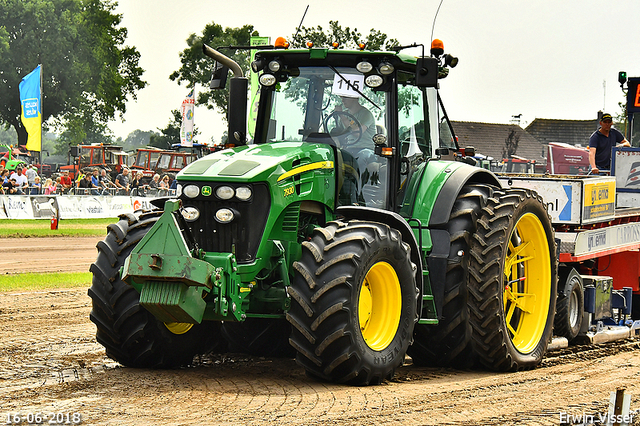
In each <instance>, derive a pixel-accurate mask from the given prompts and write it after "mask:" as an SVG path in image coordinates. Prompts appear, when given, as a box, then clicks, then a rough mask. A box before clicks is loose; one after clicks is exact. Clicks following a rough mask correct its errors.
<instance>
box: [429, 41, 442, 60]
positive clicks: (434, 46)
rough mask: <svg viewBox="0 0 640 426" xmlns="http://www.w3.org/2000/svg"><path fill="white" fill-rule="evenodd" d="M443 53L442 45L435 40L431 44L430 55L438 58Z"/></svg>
mask: <svg viewBox="0 0 640 426" xmlns="http://www.w3.org/2000/svg"><path fill="white" fill-rule="evenodd" d="M443 53H444V43H443V42H442V40H439V39H437V38H435V39H433V41H432V42H431V54H432V55H434V56H440V55H442V54H443Z"/></svg>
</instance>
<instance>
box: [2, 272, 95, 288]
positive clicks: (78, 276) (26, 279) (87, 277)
mask: <svg viewBox="0 0 640 426" xmlns="http://www.w3.org/2000/svg"><path fill="white" fill-rule="evenodd" d="M91 277H92V274H91V272H56V273H51V274H32V273H29V274H16V275H0V292H7V291H35V290H49V289H61V288H74V287H89V286H90V285H91Z"/></svg>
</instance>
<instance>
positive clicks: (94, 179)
mask: <svg viewBox="0 0 640 426" xmlns="http://www.w3.org/2000/svg"><path fill="white" fill-rule="evenodd" d="M100 186H101V185H100V169H98V168H97V167H96V168H95V169H93V172H91V187H92V188H94V189H96V190H97V189H100ZM91 192H93V191H91Z"/></svg>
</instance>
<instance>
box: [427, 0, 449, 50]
mask: <svg viewBox="0 0 640 426" xmlns="http://www.w3.org/2000/svg"><path fill="white" fill-rule="evenodd" d="M443 2H444V0H440V4H439V5H438V9H437V10H436V15H435V16H434V17H433V25H431V38H429V45H431V42H432V41H433V30H434V29H435V28H436V19H437V18H438V12H440V6H442V3H443ZM423 56H424V55H423Z"/></svg>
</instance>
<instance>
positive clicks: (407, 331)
mask: <svg viewBox="0 0 640 426" xmlns="http://www.w3.org/2000/svg"><path fill="white" fill-rule="evenodd" d="M294 269H295V270H296V274H295V277H294V282H293V285H292V286H291V287H290V288H289V294H290V296H291V299H292V303H291V310H290V311H289V313H288V314H287V319H288V320H289V322H290V323H291V324H292V334H291V339H290V342H291V345H292V346H293V347H294V348H295V349H296V351H297V357H296V360H297V362H298V363H299V364H300V365H302V366H303V367H304V368H305V370H306V371H307V373H308V374H309V375H310V376H313V377H317V378H320V379H323V380H328V381H332V382H340V383H348V384H354V385H369V384H377V383H380V382H382V381H384V380H388V379H391V378H392V377H393V375H394V373H395V369H396V368H398V367H399V366H401V365H402V362H403V361H404V356H405V353H406V351H407V347H408V346H409V344H410V342H411V339H412V334H413V328H414V325H415V323H416V321H417V319H418V315H417V312H416V310H417V297H418V289H417V287H416V279H415V274H416V269H417V268H416V266H415V264H413V263H412V262H411V260H410V248H409V245H408V244H406V243H403V242H402V238H401V234H400V232H398V231H397V230H394V229H391V228H389V226H387V225H384V224H381V223H375V222H362V221H357V220H352V221H349V222H342V221H334V222H330V223H329V224H328V225H327V226H326V227H325V228H317V229H316V230H315V231H314V233H313V235H312V237H311V240H310V241H306V242H304V243H303V250H302V257H301V258H300V261H298V262H295V263H294Z"/></svg>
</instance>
